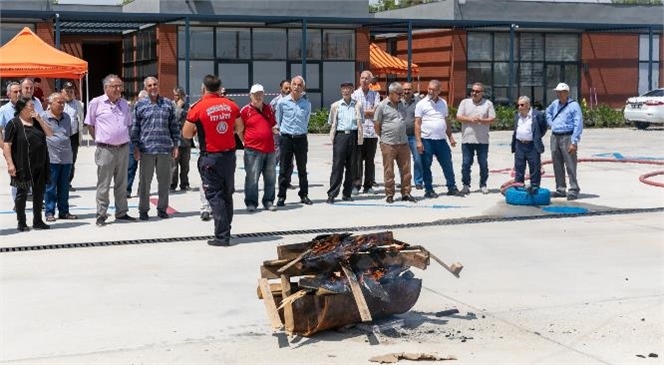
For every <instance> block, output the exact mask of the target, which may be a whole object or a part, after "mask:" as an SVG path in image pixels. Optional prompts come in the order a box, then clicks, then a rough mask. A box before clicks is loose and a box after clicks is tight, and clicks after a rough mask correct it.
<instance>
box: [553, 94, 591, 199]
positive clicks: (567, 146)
mask: <svg viewBox="0 0 664 365" xmlns="http://www.w3.org/2000/svg"><path fill="white" fill-rule="evenodd" d="M553 90H554V91H555V92H556V96H557V97H558V98H557V99H556V100H554V101H553V102H552V103H551V105H549V107H548V108H546V113H545V114H546V122H547V124H548V125H549V128H551V159H552V160H553V173H554V175H555V177H556V191H555V192H554V193H553V194H552V196H553V197H554V198H564V197H565V196H567V200H576V199H577V198H578V197H579V184H578V183H577V181H576V163H577V150H578V146H579V141H580V140H581V132H583V114H582V113H581V107H580V106H579V103H577V102H576V101H575V100H573V99H572V98H570V97H569V85H567V84H565V83H564V82H561V83H559V84H558V86H556V88H555V89H553ZM565 171H567V176H568V179H569V191H567V184H566V183H565Z"/></svg>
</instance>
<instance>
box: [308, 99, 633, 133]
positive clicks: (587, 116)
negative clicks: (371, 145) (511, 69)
mask: <svg viewBox="0 0 664 365" xmlns="http://www.w3.org/2000/svg"><path fill="white" fill-rule="evenodd" d="M579 104H580V105H581V113H582V114H583V126H584V127H589V128H621V127H625V126H626V124H625V120H624V118H623V109H613V108H611V107H610V106H608V105H606V104H600V105H598V106H595V107H594V108H588V106H587V104H586V101H585V100H581V102H580V103H579ZM495 108H496V122H495V123H493V124H492V125H491V130H492V131H505V130H512V129H513V128H514V114H516V112H517V109H516V108H515V107H512V106H503V105H498V106H496V107H495ZM448 109H449V113H450V114H449V115H450V121H451V123H452V131H453V132H455V133H458V132H459V131H461V123H460V122H459V121H457V120H456V113H457V109H458V108H457V107H455V106H451V105H449V106H448ZM542 111H544V110H542ZM328 114H329V111H328V110H327V109H325V108H321V109H319V110H317V111H316V112H314V113H312V114H311V119H310V120H309V133H328V132H329V131H330V126H329V125H328V124H327V118H328Z"/></svg>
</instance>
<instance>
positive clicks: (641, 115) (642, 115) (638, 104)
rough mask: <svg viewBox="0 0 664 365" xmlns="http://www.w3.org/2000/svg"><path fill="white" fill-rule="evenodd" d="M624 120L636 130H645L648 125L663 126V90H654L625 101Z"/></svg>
mask: <svg viewBox="0 0 664 365" xmlns="http://www.w3.org/2000/svg"><path fill="white" fill-rule="evenodd" d="M624 115H625V120H627V121H630V122H632V123H633V124H634V126H635V127H636V128H638V129H646V128H648V126H649V125H650V124H664V89H662V88H660V89H655V90H651V91H648V92H647V93H645V94H643V95H641V96H636V97H633V98H629V99H627V104H625V114H624Z"/></svg>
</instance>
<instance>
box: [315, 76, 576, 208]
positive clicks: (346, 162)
mask: <svg viewBox="0 0 664 365" xmlns="http://www.w3.org/2000/svg"><path fill="white" fill-rule="evenodd" d="M372 78H373V77H372V75H371V73H370V72H369V71H364V72H362V74H361V76H360V87H359V88H358V89H357V90H355V91H352V88H353V84H352V83H350V82H345V83H342V84H341V94H342V99H341V100H339V101H337V102H335V103H333V104H332V106H331V108H330V115H329V120H328V123H329V124H330V126H331V130H330V135H331V137H332V143H333V162H332V173H331V176H330V189H329V190H328V192H327V194H328V199H327V203H329V204H333V203H334V202H335V199H336V197H337V196H338V195H339V191H340V189H341V182H342V179H343V173H344V170H345V173H346V176H345V179H343V191H342V200H344V201H352V200H353V198H352V197H351V195H357V194H358V193H359V190H360V188H361V187H362V185H361V182H362V174H363V173H364V181H363V183H364V184H363V187H364V189H363V192H364V193H373V189H372V183H371V181H372V179H373V177H374V174H375V171H374V169H375V164H374V161H373V160H374V156H375V152H376V145H377V144H378V138H380V149H381V153H382V157H383V174H384V183H385V195H386V198H385V199H386V202H387V203H393V202H394V194H395V181H394V176H395V174H394V163H395V162H396V164H397V167H398V169H399V173H400V176H401V199H402V200H403V201H410V202H416V200H415V199H414V198H413V197H412V195H411V194H410V192H411V186H412V185H411V161H412V165H413V169H412V170H413V175H412V178H413V180H414V184H415V188H416V189H418V190H419V189H424V190H425V191H424V198H437V197H438V193H436V192H435V190H434V189H433V178H432V171H431V165H432V163H433V158H434V157H435V158H436V160H437V161H438V163H439V165H440V166H441V169H442V171H443V175H444V177H445V180H446V187H447V195H450V196H465V195H467V194H470V192H471V190H470V187H471V166H472V165H473V162H474V160H475V159H477V162H478V165H479V191H480V192H482V193H483V194H489V192H490V191H489V189H488V187H487V181H488V177H489V168H488V152H489V129H490V125H491V124H493V123H494V122H495V120H496V112H495V109H494V106H493V104H492V102H491V101H490V100H488V99H486V98H484V85H483V84H482V83H474V84H473V85H472V88H471V91H470V97H468V98H466V99H464V100H462V101H461V103H460V104H459V108H458V110H457V114H456V120H458V121H459V122H461V139H462V140H461V154H462V163H461V180H462V184H463V187H462V189H461V190H459V189H458V188H457V185H456V181H455V174H454V167H453V164H452V153H451V149H450V146H451V147H455V146H456V140H455V139H454V136H453V134H452V129H451V123H450V121H449V120H448V118H449V112H448V107H447V103H446V101H445V100H444V99H443V98H441V97H440V93H441V83H440V82H439V81H438V80H432V81H430V82H429V84H428V89H427V96H426V97H424V98H422V99H421V100H420V99H419V97H417V96H414V95H413V89H412V84H410V83H404V84H403V85H402V84H399V83H397V82H394V83H392V84H390V85H389V86H388V90H387V97H386V98H385V99H384V100H382V101H380V97H379V96H378V93H377V92H375V91H373V90H371V87H370V86H371V85H370V80H372ZM554 90H555V92H556V95H557V99H556V100H554V101H553V102H552V103H551V105H550V106H549V107H548V108H547V110H546V113H542V112H539V111H537V110H535V109H533V108H532V107H531V105H530V99H529V98H528V97H527V96H521V97H520V98H519V100H518V112H517V113H516V115H515V117H514V120H515V127H514V135H513V141H512V152H513V153H514V154H515V156H514V161H515V164H514V167H515V181H516V182H517V183H521V184H523V182H524V180H525V167H526V163H528V165H529V167H530V180H531V184H530V186H529V187H528V191H529V193H531V194H536V193H537V192H538V190H539V186H540V182H541V154H542V153H543V152H544V145H543V143H542V137H543V136H544V135H545V133H546V131H547V129H548V128H551V129H552V136H551V156H552V160H553V166H554V174H555V181H556V191H555V192H554V193H553V194H552V196H553V197H567V199H568V200H575V199H577V198H578V194H579V186H578V183H577V179H576V163H577V162H576V161H577V160H576V159H577V157H576V151H577V146H578V143H579V141H580V138H581V133H582V130H583V118H582V114H581V109H580V106H579V104H578V103H577V102H576V101H574V100H573V99H571V98H570V97H569V92H570V90H569V86H568V85H567V84H565V83H560V84H559V85H558V86H557V87H556V88H555V89H554ZM363 165H364V166H363ZM566 173H567V176H568V179H569V183H570V189H569V191H567V184H566V179H565V177H566V175H565V174H566ZM351 189H352V190H351Z"/></svg>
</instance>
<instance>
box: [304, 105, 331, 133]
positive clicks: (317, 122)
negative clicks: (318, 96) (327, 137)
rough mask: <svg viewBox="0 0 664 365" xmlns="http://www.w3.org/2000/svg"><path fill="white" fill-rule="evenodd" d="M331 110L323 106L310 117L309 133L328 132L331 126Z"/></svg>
mask: <svg viewBox="0 0 664 365" xmlns="http://www.w3.org/2000/svg"><path fill="white" fill-rule="evenodd" d="M329 114H330V112H329V110H327V109H325V108H321V109H319V110H317V111H315V112H313V113H311V117H310V118H309V133H328V132H329V131H330V126H329V125H328V124H327V118H328V115H329Z"/></svg>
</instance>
